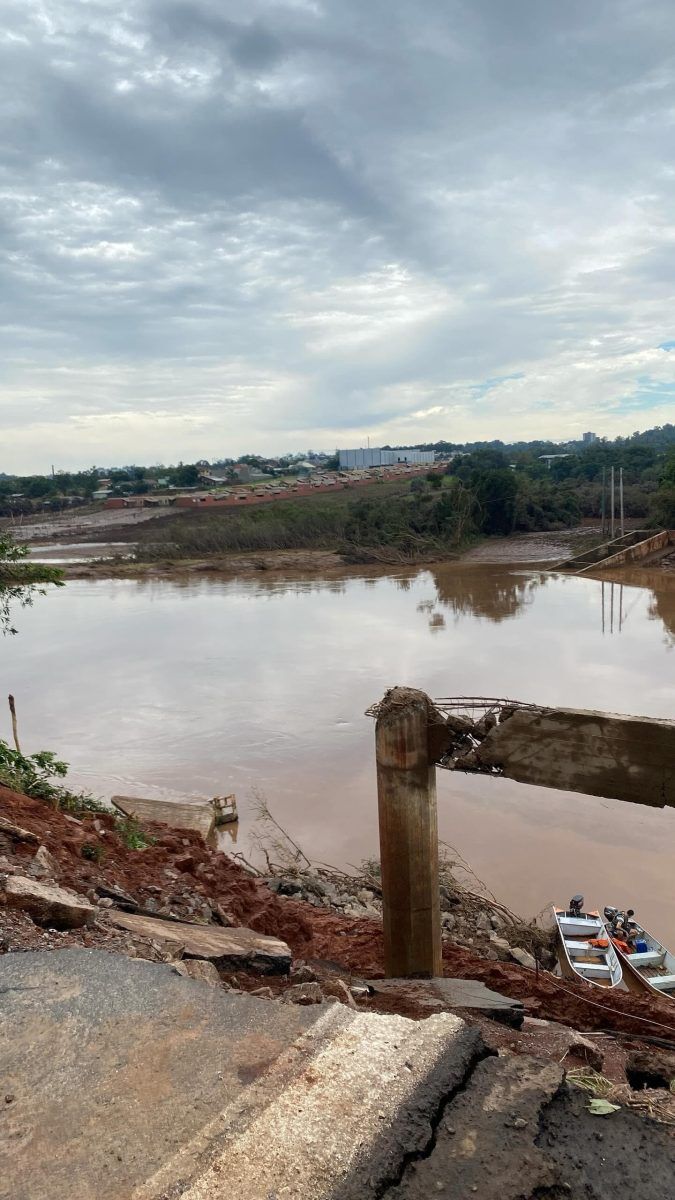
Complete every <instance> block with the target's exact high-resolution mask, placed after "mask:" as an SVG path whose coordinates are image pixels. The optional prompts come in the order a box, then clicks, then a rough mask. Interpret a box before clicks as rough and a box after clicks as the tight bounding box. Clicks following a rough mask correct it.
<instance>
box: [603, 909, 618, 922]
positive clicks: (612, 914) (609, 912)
mask: <svg viewBox="0 0 675 1200" xmlns="http://www.w3.org/2000/svg"><path fill="white" fill-rule="evenodd" d="M602 911H603V915H604V918H605V921H606V922H607V924H608V925H613V924H614V922H615V920H616V915H617V913H618V911H619V910H618V908H615V907H614V905H613V904H606V905H605V907H604V908H603V910H602Z"/></svg>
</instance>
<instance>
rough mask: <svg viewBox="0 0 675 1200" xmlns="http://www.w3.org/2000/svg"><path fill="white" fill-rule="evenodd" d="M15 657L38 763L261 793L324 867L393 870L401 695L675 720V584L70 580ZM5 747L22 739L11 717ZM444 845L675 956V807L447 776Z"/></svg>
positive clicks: (527, 893) (535, 904)
mask: <svg viewBox="0 0 675 1200" xmlns="http://www.w3.org/2000/svg"><path fill="white" fill-rule="evenodd" d="M16 623H17V624H18V626H19V629H20V633H19V636H18V637H16V638H6V639H4V641H3V642H1V643H0V662H1V664H2V671H1V673H2V687H3V689H4V692H5V693H7V692H9V691H12V692H13V693H14V695H15V696H16V700H17V708H18V713H19V723H20V732H21V736H22V741H23V744H24V749H25V750H27V751H29V752H33V751H36V750H39V749H44V748H48V749H53V750H55V751H57V752H58V754H59V755H60V756H61V757H63V758H65V759H66V760H67V761H69V762H70V763H71V764H72V772H71V784H72V785H73V786H75V787H84V788H86V789H88V790H91V791H93V792H94V793H95V794H97V795H100V796H103V797H109V796H110V795H111V794H113V793H115V792H122V793H127V794H129V793H131V794H137V795H148V796H155V797H158V798H169V797H172V796H174V797H181V798H185V797H194V798H195V799H196V798H198V797H203V796H212V795H215V794H223V793H226V792H230V791H234V792H236V794H237V797H238V800H239V808H240V812H241V814H242V821H241V825H240V830H239V844H240V845H241V846H242V847H244V848H245V849H246V850H247V852H248V849H249V848H250V844H251V824H252V816H251V813H252V806H253V798H254V795H255V793H259V794H262V795H264V796H265V797H266V798H267V800H268V802H269V804H270V806H271V808H272V811H273V813H274V815H275V816H276V817H277V818H278V820H279V821H280V822H281V823H282V824H283V825H284V826H285V827H286V828H287V829H288V830H289V831H290V832H291V833H292V835H293V837H294V838H295V839H296V841H297V842H299V843H300V844H301V845H302V847H303V848H304V850H305V851H306V853H307V854H308V855H309V856H310V857H311V858H312V859H314V860H322V861H325V862H329V863H333V864H336V865H344V864H347V863H358V862H360V861H361V860H362V859H363V858H365V857H367V856H373V855H376V854H377V805H376V789H375V773H374V736H373V735H374V729H373V722H372V721H371V720H370V719H369V718H368V717H366V716H364V715H363V714H364V710H365V709H366V708H367V706H368V705H369V704H371V703H372V702H373V701H375V700H378V699H379V698H380V697H381V696H382V694H383V692H384V691H385V689H386V688H387V687H389V686H391V685H393V684H408V685H411V686H415V687H420V688H423V689H425V690H426V691H427V692H428V693H429V694H430V695H431V696H450V695H459V694H462V695H495V696H508V697H513V698H516V699H519V700H529V701H535V702H537V703H539V704H562V705H569V706H577V707H585V708H600V709H606V710H609V711H614V712H630V713H640V714H644V715H647V716H652V717H668V718H672V717H673V715H674V714H675V577H674V576H673V575H668V574H667V573H666V572H663V571H660V570H651V571H648V570H642V571H640V572H638V573H634V574H632V575H630V576H626V582H625V584H624V586H623V587H622V588H619V586H618V585H615V586H614V587H613V588H612V587H611V585H610V584H605V585H604V587H603V585H601V584H600V583H599V582H597V581H596V580H592V579H582V578H574V577H561V576H556V575H554V574H547V573H540V572H538V571H534V570H532V569H530V568H522V569H518V568H515V567H514V568H508V567H506V566H504V565H501V564H500V565H490V564H472V565H464V566H458V565H456V564H453V565H448V566H442V567H434V568H433V569H424V570H415V571H397V572H382V571H373V572H368V571H364V572H362V573H361V574H359V575H353V574H352V575H350V576H343V577H337V576H336V577H335V578H330V579H307V580H301V579H297V578H295V579H293V580H288V579H286V580H282V579H278V578H272V577H271V576H264V577H263V578H261V579H260V580H255V581H251V580H231V581H223V580H213V579H208V580H207V579H203V580H195V579H194V578H191V579H189V580H181V579H180V578H176V579H171V580H169V579H167V580H157V579H153V580H146V581H136V580H134V581H131V580H115V581H96V582H90V581H86V582H84V581H81V582H71V583H69V584H68V586H67V587H66V588H63V589H62V590H60V591H55V592H53V593H51V594H50V595H49V596H48V597H46V598H44V599H40V600H38V601H37V602H36V604H35V607H34V608H32V609H28V610H25V611H22V612H20V613H18V614H17V620H16ZM0 736H4V737H5V738H9V737H10V728H9V719H8V714H7V713H6V712H4V714H3V715H2V717H1V718H0ZM438 790H439V825H440V833H441V837H442V838H443V839H445V840H446V841H447V842H448V843H450V844H451V845H452V846H453V847H456V849H457V851H459V852H460V853H461V855H462V856H463V857H464V859H466V861H467V862H468V863H470V864H471V866H472V867H473V869H474V871H475V872H476V873H477V875H478V876H479V877H481V878H482V879H483V880H485V881H486V882H487V883H488V884H489V886H490V888H491V889H492V891H493V892H494V893H495V894H496V895H497V896H499V897H500V898H501V899H503V900H504V901H505V902H506V903H507V904H509V905H510V906H511V907H513V908H514V909H516V910H518V911H519V912H521V913H523V914H524V915H526V916H531V915H533V914H534V913H536V912H537V911H538V910H540V909H542V908H543V907H544V906H545V905H547V904H548V903H550V902H551V901H556V902H560V901H566V900H567V899H568V897H569V896H570V895H571V894H572V893H574V892H577V891H581V892H583V893H584V894H585V896H586V899H587V902H588V903H589V904H591V905H594V906H595V905H600V904H603V903H608V902H609V903H613V904H618V905H621V906H622V907H626V906H629V905H630V906H631V907H634V908H635V909H636V910H637V912H638V916H640V917H641V919H642V920H643V922H644V923H645V924H646V925H647V926H648V927H649V928H651V929H652V931H653V932H654V933H656V934H657V935H659V936H660V937H662V938H664V939H665V940H667V941H669V943H670V944H671V946H673V947H675V888H673V882H672V880H673V854H674V853H675V812H673V811H672V810H664V811H661V810H652V809H647V808H640V807H637V806H631V805H627V804H622V803H620V802H617V801H612V800H602V799H597V798H589V797H584V796H577V795H571V794H567V793H563V792H557V791H552V790H548V789H543V788H533V787H526V786H524V785H519V784H516V783H513V782H510V781H507V780H503V779H489V778H485V777H480V776H473V777H471V776H462V775H455V774H450V773H448V772H445V771H439V772H438Z"/></svg>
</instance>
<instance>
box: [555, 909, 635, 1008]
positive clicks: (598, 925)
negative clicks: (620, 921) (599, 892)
mask: <svg viewBox="0 0 675 1200" xmlns="http://www.w3.org/2000/svg"><path fill="white" fill-rule="evenodd" d="M553 913H554V916H555V921H556V925H557V928H558V959H559V962H560V968H561V971H562V973H563V975H565V976H566V978H568V979H576V980H579V979H581V980H583V982H584V983H590V984H592V985H593V986H594V987H600V988H603V989H604V990H607V989H612V988H615V987H619V986H621V984H622V983H623V971H622V967H621V962H620V960H619V956H618V954H617V952H616V950H615V948H614V946H613V945H612V943H611V941H610V940H609V935H608V933H607V930H606V928H605V925H604V922H603V920H602V918H601V917H600V916H599V915H598V913H571V912H568V911H567V910H565V909H561V908H554V910H553ZM597 939H600V940H606V941H607V946H606V947H601V946H593V945H592V944H591V943H592V942H593V941H595V940H597Z"/></svg>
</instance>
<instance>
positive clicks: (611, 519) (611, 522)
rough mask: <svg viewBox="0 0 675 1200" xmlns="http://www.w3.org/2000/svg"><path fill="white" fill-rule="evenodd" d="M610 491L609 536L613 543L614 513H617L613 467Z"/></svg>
mask: <svg viewBox="0 0 675 1200" xmlns="http://www.w3.org/2000/svg"><path fill="white" fill-rule="evenodd" d="M609 489H610V502H609V514H610V515H609V536H610V540H611V541H614V511H615V500H614V467H612V469H611V473H610V485H609Z"/></svg>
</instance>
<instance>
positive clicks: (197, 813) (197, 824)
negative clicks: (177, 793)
mask: <svg viewBox="0 0 675 1200" xmlns="http://www.w3.org/2000/svg"><path fill="white" fill-rule="evenodd" d="M111 803H112V804H114V805H115V808H118V809H119V810H120V812H122V813H124V815H125V816H126V817H136V819H137V820H139V821H159V822H161V824H162V825H170V826H171V827H172V828H173V829H195V830H196V831H197V833H201V835H202V837H203V838H204V841H206V839H207V838H208V837H209V836H210V835H211V834H212V833H213V831H214V829H215V826H216V816H217V810H216V806H215V804H214V802H213V801H212V800H202V801H199V802H197V803H195V804H186V803H185V802H181V801H179V800H152V799H150V798H148V797H146V796H112V797H111Z"/></svg>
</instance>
